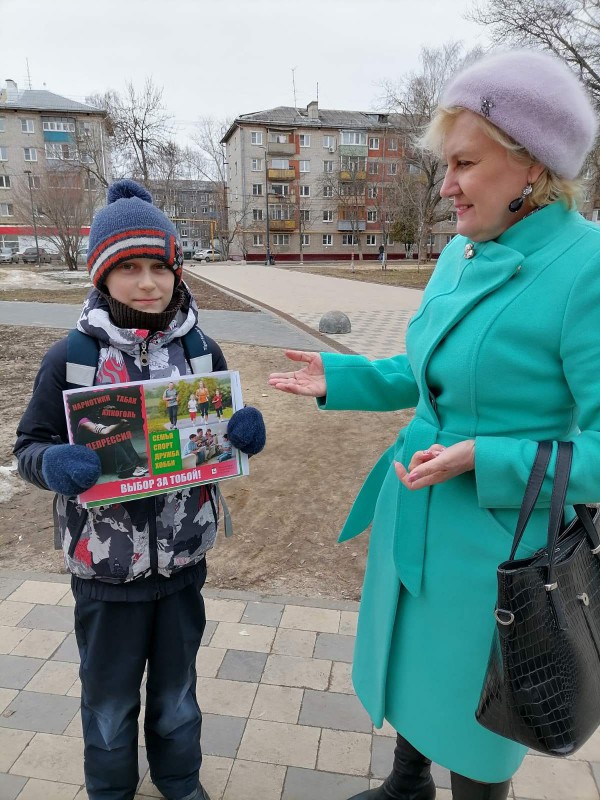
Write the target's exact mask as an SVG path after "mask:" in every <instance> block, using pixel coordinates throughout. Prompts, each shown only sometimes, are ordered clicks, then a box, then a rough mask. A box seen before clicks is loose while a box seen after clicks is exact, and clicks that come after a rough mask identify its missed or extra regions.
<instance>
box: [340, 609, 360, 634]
mask: <svg viewBox="0 0 600 800" xmlns="http://www.w3.org/2000/svg"><path fill="white" fill-rule="evenodd" d="M357 624H358V612H357V611H342V612H341V614H340V629H339V631H338V633H341V634H342V635H343V636H356V626H357Z"/></svg>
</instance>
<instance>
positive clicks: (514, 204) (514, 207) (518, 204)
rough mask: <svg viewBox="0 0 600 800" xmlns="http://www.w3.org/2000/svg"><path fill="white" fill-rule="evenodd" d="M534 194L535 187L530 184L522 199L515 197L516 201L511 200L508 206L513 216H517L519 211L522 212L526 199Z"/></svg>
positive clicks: (522, 193)
mask: <svg viewBox="0 0 600 800" xmlns="http://www.w3.org/2000/svg"><path fill="white" fill-rule="evenodd" d="M532 192H533V186H532V185H531V184H530V183H528V184H527V186H526V187H525V188H524V189H523V191H522V192H521V196H520V197H515V199H514V200H511V201H510V203H509V204H508V210H509V211H510V213H511V214H516V212H517V211H520V210H521V209H522V208H523V203H524V202H525V198H526V197H528V196H529V195H530V194H531V193H532Z"/></svg>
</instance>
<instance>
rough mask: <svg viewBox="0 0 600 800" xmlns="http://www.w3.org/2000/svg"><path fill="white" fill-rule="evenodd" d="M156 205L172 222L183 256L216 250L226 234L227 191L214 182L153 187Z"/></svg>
mask: <svg viewBox="0 0 600 800" xmlns="http://www.w3.org/2000/svg"><path fill="white" fill-rule="evenodd" d="M151 188H152V194H153V197H154V202H155V203H156V205H157V206H158V207H159V208H160V209H162V211H164V213H165V214H166V215H167V216H168V217H169V218H170V219H171V220H172V221H173V223H174V225H175V227H176V228H177V230H178V232H179V236H180V238H181V243H182V246H183V251H184V254H185V255H186V258H187V257H191V255H192V254H193V252H194V250H198V249H199V248H202V247H215V246H216V247H217V249H218V248H219V241H220V239H221V237H222V236H223V235H224V234H225V232H226V230H227V219H226V205H227V195H226V190H225V188H224V187H223V186H222V185H221V184H219V183H216V182H213V181H201V180H193V179H179V178H177V179H173V180H170V181H163V182H160V181H157V182H155V183H153V185H152V187H151Z"/></svg>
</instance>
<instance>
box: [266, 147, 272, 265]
mask: <svg viewBox="0 0 600 800" xmlns="http://www.w3.org/2000/svg"><path fill="white" fill-rule="evenodd" d="M265 210H266V212H267V219H266V223H265V225H266V233H267V242H266V244H267V256H266V259H265V266H267V267H268V266H269V265H270V264H271V263H272V262H273V256H272V255H271V235H270V231H269V169H268V160H267V149H266V147H265Z"/></svg>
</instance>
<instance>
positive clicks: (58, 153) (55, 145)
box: [45, 142, 73, 161]
mask: <svg viewBox="0 0 600 800" xmlns="http://www.w3.org/2000/svg"><path fill="white" fill-rule="evenodd" d="M45 148H46V158H48V159H53V158H61V159H65V160H66V161H69V160H70V159H72V158H73V151H72V149H71V146H70V145H68V144H67V143H65V142H46V144H45Z"/></svg>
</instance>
